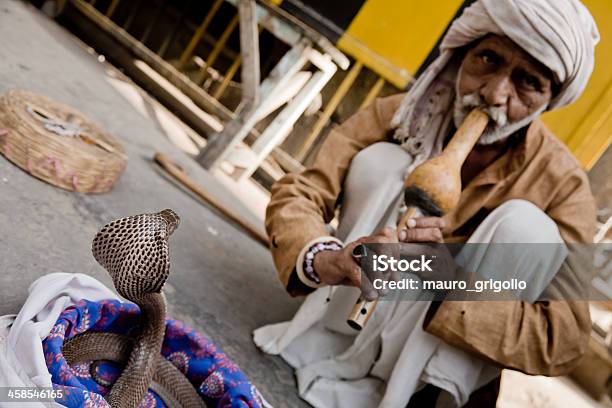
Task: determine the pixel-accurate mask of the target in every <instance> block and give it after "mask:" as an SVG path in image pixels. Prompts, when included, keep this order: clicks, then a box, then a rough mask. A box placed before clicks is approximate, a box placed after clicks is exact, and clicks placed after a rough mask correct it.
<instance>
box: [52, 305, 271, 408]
mask: <svg viewBox="0 0 612 408" xmlns="http://www.w3.org/2000/svg"><path fill="white" fill-rule="evenodd" d="M139 322H140V310H139V308H138V306H136V305H134V304H131V303H122V302H120V301H117V300H104V301H101V302H90V301H88V300H82V301H80V302H79V303H77V304H76V305H74V306H71V307H69V308H67V309H66V310H65V311H64V312H63V313H62V314H61V315H60V317H59V319H58V320H57V323H56V324H55V326H54V327H53V329H52V330H51V333H50V334H49V336H48V337H47V338H46V339H45V340H44V341H43V350H44V353H45V358H46V361H47V367H48V368H49V373H50V374H51V376H52V378H51V381H52V382H53V386H54V388H55V389H63V390H64V396H63V398H61V399H58V400H57V402H58V403H60V404H62V405H64V406H67V407H75V408H76V407H79V408H80V407H109V405H108V404H107V402H106V401H105V400H104V398H103V396H104V395H105V394H106V393H107V392H108V391H109V389H110V388H108V387H105V386H102V385H100V384H98V383H97V382H95V381H94V380H93V379H92V377H91V371H90V369H91V362H89V363H84V364H77V365H75V366H73V367H70V366H68V363H67V362H66V360H65V359H64V357H63V355H62V352H61V349H62V345H63V343H64V340H68V339H70V338H72V337H74V336H76V335H78V334H80V333H84V332H86V331H100V332H112V333H118V334H127V335H130V334H131V333H133V332H135V330H137V328H138V324H139ZM162 355H163V356H164V357H165V358H166V359H168V361H170V362H171V363H172V364H174V365H175V366H176V367H177V368H178V369H179V370H180V371H181V372H183V373H184V374H185V375H186V376H187V378H189V380H190V381H191V383H192V384H193V385H194V387H195V388H196V389H197V390H198V393H199V394H200V395H201V396H202V399H203V400H204V401H205V402H206V404H207V406H209V407H224V408H225V407H232V408H246V407H249V408H260V407H263V406H264V404H263V399H262V397H261V395H260V393H259V391H257V389H256V388H255V386H253V385H252V384H251V383H250V382H249V380H248V379H247V378H246V376H245V375H244V373H243V372H242V371H240V368H239V367H238V366H237V365H236V364H235V363H234V362H233V361H231V360H230V359H229V358H228V357H227V355H225V353H223V351H221V349H220V348H219V347H217V346H216V345H215V344H214V343H213V342H212V341H210V340H209V339H207V338H206V337H203V336H201V335H200V334H199V333H198V332H197V331H196V330H195V329H193V328H191V327H189V326H187V325H186V324H184V323H183V322H181V321H179V320H173V319H167V320H166V335H165V338H164V343H163V346H162ZM121 369H122V368H121V367H120V366H119V365H118V364H115V363H112V362H100V363H98V364H97V365H96V366H95V370H96V375H97V376H98V377H99V378H100V379H103V380H105V381H107V382H108V383H111V384H112V383H113V382H114V381H115V380H117V378H118V377H119V375H120V373H121ZM140 407H142V408H145V407H146V408H149V407H165V405H164V403H163V402H162V400H161V399H160V398H159V397H158V396H157V395H156V394H155V393H154V392H153V391H151V390H149V391H148V392H147V394H146V396H145V399H144V400H143V402H142V403H141V404H140Z"/></svg>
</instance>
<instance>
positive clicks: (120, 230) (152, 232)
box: [62, 209, 205, 408]
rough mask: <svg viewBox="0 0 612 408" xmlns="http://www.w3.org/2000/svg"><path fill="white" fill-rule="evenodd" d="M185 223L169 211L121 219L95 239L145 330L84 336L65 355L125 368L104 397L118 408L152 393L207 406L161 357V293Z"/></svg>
mask: <svg viewBox="0 0 612 408" xmlns="http://www.w3.org/2000/svg"><path fill="white" fill-rule="evenodd" d="M179 223H180V218H179V216H178V215H177V214H176V213H175V212H174V211H172V210H169V209H166V210H163V211H161V212H159V213H152V214H141V215H135V216H131V217H126V218H121V219H118V220H115V221H113V222H111V223H109V224H107V225H105V226H104V227H103V228H102V229H101V230H100V232H98V234H97V235H96V236H95V238H94V240H93V244H92V252H93V256H94V258H95V259H96V261H98V263H99V264H100V265H102V266H103V267H104V268H105V269H106V270H107V272H108V273H109V275H110V276H111V278H112V280H113V284H114V286H115V289H116V290H117V292H118V293H119V294H120V295H121V296H123V297H125V298H126V299H128V300H130V301H132V302H134V303H136V304H137V305H138V306H139V307H140V312H141V329H140V331H139V332H138V334H137V335H136V336H134V337H129V336H126V335H118V334H114V333H96V332H90V333H83V334H80V335H78V336H76V337H74V338H73V339H71V340H69V341H67V342H66V343H65V344H64V346H63V348H62V353H63V355H64V357H65V359H66V361H67V362H68V364H70V365H73V364H76V363H79V362H85V361H94V363H93V364H92V365H91V367H92V370H91V371H92V376H93V378H94V379H96V381H98V382H100V383H101V384H102V385H106V386H108V385H110V384H104V383H103V382H102V380H101V379H97V376H96V375H95V374H96V373H95V371H96V370H95V367H96V365H97V363H96V362H97V361H100V360H110V361H115V362H118V363H122V364H126V365H125V369H124V370H123V372H122V374H121V375H120V377H119V378H118V379H117V381H116V382H115V383H114V384H113V385H112V388H111V390H110V391H109V392H108V394H107V395H106V396H105V398H106V400H107V401H108V402H109V404H110V405H111V407H113V408H136V407H137V406H138V405H139V404H140V402H141V401H142V399H143V397H144V395H145V393H146V392H147V390H148V389H149V388H151V389H152V390H153V391H155V392H156V393H157V394H158V395H159V397H160V398H162V400H164V402H165V403H166V405H167V406H171V407H175V406H176V407H204V406H205V404H204V402H203V400H202V399H201V398H200V396H199V395H198V393H197V392H196V390H195V388H194V387H193V386H192V385H191V383H190V382H189V380H188V379H187V378H186V377H185V376H184V375H183V374H182V373H181V372H180V371H179V370H178V369H177V368H176V367H175V366H174V365H172V364H171V363H170V362H169V361H167V360H166V359H165V358H163V356H162V355H161V347H162V343H163V340H164V333H165V329H166V300H165V296H164V294H163V293H162V288H163V286H164V283H165V282H166V279H167V278H168V275H169V273H170V257H169V250H168V238H169V237H170V235H172V233H173V232H174V230H175V229H176V228H177V227H178V225H179Z"/></svg>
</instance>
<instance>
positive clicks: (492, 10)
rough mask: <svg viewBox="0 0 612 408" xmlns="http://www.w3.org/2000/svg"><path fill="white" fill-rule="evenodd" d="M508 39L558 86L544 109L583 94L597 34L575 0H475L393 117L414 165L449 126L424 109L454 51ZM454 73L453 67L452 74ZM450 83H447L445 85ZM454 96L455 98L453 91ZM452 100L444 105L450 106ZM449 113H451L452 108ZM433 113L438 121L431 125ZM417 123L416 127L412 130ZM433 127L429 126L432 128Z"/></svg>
mask: <svg viewBox="0 0 612 408" xmlns="http://www.w3.org/2000/svg"><path fill="white" fill-rule="evenodd" d="M490 33H492V34H498V35H502V36H507V37H508V38H510V39H511V40H512V41H514V42H515V43H516V44H517V45H519V46H520V47H521V48H522V49H523V50H525V51H526V52H527V53H529V54H530V55H531V56H532V57H533V58H535V59H536V60H538V61H539V62H541V63H542V64H543V65H545V66H546V67H548V68H549V69H550V70H551V72H552V73H553V75H554V76H555V80H556V81H557V82H558V83H559V84H560V85H561V87H560V90H559V93H558V94H557V95H554V97H553V99H552V100H551V101H550V103H549V105H548V107H547V109H548V110H550V109H554V108H558V107H561V106H564V105H567V104H569V103H572V102H573V101H575V100H576V99H577V98H578V97H579V96H580V95H581V94H582V92H583V91H584V88H585V87H586V85H587V82H588V80H589V77H590V76H591V73H592V72H593V66H594V60H595V58H594V53H595V45H596V44H597V43H598V42H599V32H598V30H597V26H596V24H595V21H594V20H593V17H592V16H591V14H590V13H589V11H588V10H587V8H586V7H585V6H584V5H583V4H582V3H581V2H580V1H578V0H554V1H552V0H478V1H476V2H475V3H474V4H472V5H471V6H469V7H468V8H467V9H466V10H465V11H464V12H463V14H462V15H461V16H460V17H459V18H457V19H456V20H455V21H454V22H453V24H452V25H451V26H450V28H449V30H448V32H447V34H446V35H445V36H444V38H443V40H442V43H441V45H440V55H439V57H438V58H437V59H436V60H435V61H433V62H432V63H431V64H430V65H429V66H428V68H427V69H426V70H425V71H424V72H423V73H422V75H421V76H420V77H419V78H418V79H417V81H416V82H415V83H414V84H413V86H412V88H411V89H410V91H409V92H408V93H407V95H406V98H405V99H404V101H403V102H402V105H401V106H400V108H399V109H398V110H397V112H396V113H395V116H394V117H393V120H392V125H393V126H394V127H396V128H397V130H396V134H395V137H396V138H397V139H398V140H400V141H401V142H402V145H403V146H404V147H405V148H406V150H407V151H408V152H409V153H411V154H412V155H413V156H414V158H415V165H416V164H418V163H419V162H422V161H423V160H425V159H427V158H428V157H429V156H430V155H431V154H432V150H434V149H435V146H436V145H438V147H439V145H440V140H438V139H440V137H439V136H440V133H441V130H442V129H443V128H445V127H446V126H447V125H448V123H449V117H448V116H449V115H448V112H446V111H447V110H449V109H450V108H449V107H448V106H444V107H443V109H444V111H445V112H440V111H439V110H438V111H434V112H431V111H427V110H426V109H425V111H426V112H427V114H428V118H420V117H419V116H422V113H423V111H424V108H423V105H424V104H426V102H427V101H431V100H432V96H433V95H434V94H433V93H432V88H436V87H437V88H439V89H437V91H436V92H435V95H440V94H444V92H443V91H444V89H445V88H443V86H444V85H441V83H445V82H448V78H447V79H444V78H442V77H443V76H444V75H445V73H446V76H447V77H448V76H449V74H448V72H447V71H448V70H449V68H448V65H450V64H449V62H450V61H451V59H452V56H453V54H454V51H455V49H457V48H460V47H463V46H465V45H468V44H470V43H471V42H473V41H474V40H477V39H479V38H481V37H483V36H485V35H487V34H490ZM454 73H456V68H455V69H454V70H453V71H452V72H451V75H452V74H454ZM447 85H448V84H447ZM452 97H453V98H454V92H453V95H452ZM449 98H450V96H448V95H447V98H446V99H447V100H446V101H445V102H444V103H443V104H442V105H445V104H448V99H449ZM450 110H452V109H450ZM432 113H433V117H434V118H435V117H436V116H438V118H439V120H438V123H436V121H435V120H433V121H432ZM415 123H419V124H418V125H416V127H415ZM430 124H432V125H430Z"/></svg>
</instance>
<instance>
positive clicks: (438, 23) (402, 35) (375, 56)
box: [338, 0, 462, 89]
mask: <svg viewBox="0 0 612 408" xmlns="http://www.w3.org/2000/svg"><path fill="white" fill-rule="evenodd" d="M461 3H462V1H461V0H443V1H423V0H367V1H366V3H365V4H364V5H363V7H362V8H361V10H359V13H358V14H357V16H355V18H354V19H353V21H352V22H351V25H350V26H349V28H348V30H346V32H345V33H344V35H343V36H342V37H341V38H340V41H339V42H338V47H339V48H340V49H341V50H343V51H345V52H346V53H348V54H350V55H352V56H353V57H355V58H356V59H358V60H360V61H362V62H363V63H364V64H365V65H366V66H368V67H369V68H370V69H372V70H373V71H375V72H377V73H378V74H379V75H381V76H383V77H385V79H387V80H388V81H389V82H391V83H392V84H394V85H395V86H397V87H398V88H400V89H403V88H405V87H406V85H407V84H408V82H409V81H410V79H411V78H412V75H413V74H414V73H415V72H416V71H417V69H418V68H419V67H420V65H421V63H423V61H424V60H425V58H426V57H427V55H428V54H429V52H430V51H431V50H432V49H433V47H434V46H435V44H436V42H437V41H438V38H439V37H440V35H441V34H442V33H443V32H444V29H445V28H446V26H447V25H448V23H449V21H450V20H451V18H452V17H453V16H454V15H455V13H456V11H457V9H458V8H459V6H460V5H461Z"/></svg>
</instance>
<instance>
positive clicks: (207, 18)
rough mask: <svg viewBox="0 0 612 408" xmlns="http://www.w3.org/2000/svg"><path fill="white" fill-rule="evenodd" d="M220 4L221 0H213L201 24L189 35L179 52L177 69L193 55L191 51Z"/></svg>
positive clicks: (183, 65)
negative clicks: (187, 42) (185, 45)
mask: <svg viewBox="0 0 612 408" xmlns="http://www.w3.org/2000/svg"><path fill="white" fill-rule="evenodd" d="M222 4H223V0H215V2H214V3H213V5H212V7H211V8H210V10H209V11H208V13H207V14H206V16H205V17H204V20H203V21H202V24H200V26H199V27H198V28H197V29H196V31H195V32H194V33H193V37H191V40H189V44H187V47H186V48H185V50H184V51H183V53H182V54H181V59H180V60H179V66H178V69H183V68H184V67H185V64H187V61H189V58H191V56H192V55H193V51H194V50H195V47H196V46H197V45H198V43H199V42H200V40H201V39H202V36H203V35H204V33H205V32H206V29H207V28H208V26H209V25H210V22H211V21H212V19H213V17H215V15H216V14H217V11H219V8H220V7H221V5H222Z"/></svg>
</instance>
